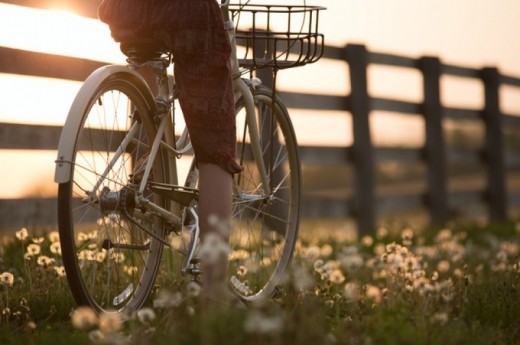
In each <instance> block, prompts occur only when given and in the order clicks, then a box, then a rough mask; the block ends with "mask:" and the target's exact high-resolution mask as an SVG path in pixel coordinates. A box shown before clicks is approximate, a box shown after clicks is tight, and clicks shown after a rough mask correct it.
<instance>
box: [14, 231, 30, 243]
mask: <svg viewBox="0 0 520 345" xmlns="http://www.w3.org/2000/svg"><path fill="white" fill-rule="evenodd" d="M15 235H16V238H17V239H19V240H20V241H25V240H26V239H27V237H28V236H29V233H28V232H27V229H26V228H21V229H20V230H18V231H16V232H15Z"/></svg>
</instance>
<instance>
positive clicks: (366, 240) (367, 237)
mask: <svg viewBox="0 0 520 345" xmlns="http://www.w3.org/2000/svg"><path fill="white" fill-rule="evenodd" d="M361 244H362V245H363V246H365V247H370V246H372V245H373V244H374V239H373V238H372V236H370V235H365V236H363V237H362V238H361Z"/></svg>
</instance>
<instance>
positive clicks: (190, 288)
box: [186, 281, 202, 297]
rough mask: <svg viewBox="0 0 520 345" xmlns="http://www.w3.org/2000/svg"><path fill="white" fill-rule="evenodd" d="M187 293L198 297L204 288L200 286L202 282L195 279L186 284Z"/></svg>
mask: <svg viewBox="0 0 520 345" xmlns="http://www.w3.org/2000/svg"><path fill="white" fill-rule="evenodd" d="M186 290H187V294H188V296H190V297H198V296H199V295H200V291H201V290H202V288H201V287H200V284H199V283H197V282H194V281H191V282H189V283H188V285H187V286H186Z"/></svg>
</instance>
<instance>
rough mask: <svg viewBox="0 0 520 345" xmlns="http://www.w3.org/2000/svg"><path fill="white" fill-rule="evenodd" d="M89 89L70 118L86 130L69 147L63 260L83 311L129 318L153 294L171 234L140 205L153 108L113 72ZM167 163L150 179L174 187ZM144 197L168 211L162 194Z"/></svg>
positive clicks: (61, 204)
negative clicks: (127, 313)
mask: <svg viewBox="0 0 520 345" xmlns="http://www.w3.org/2000/svg"><path fill="white" fill-rule="evenodd" d="M91 90H92V88H82V89H81V90H80V92H79V94H78V96H77V99H82V100H89V101H88V102H86V103H85V104H86V106H85V107H84V109H80V110H79V111H77V112H78V113H73V112H71V113H70V114H69V117H71V118H74V117H75V118H77V117H80V118H81V120H80V123H81V124H80V126H79V129H78V131H77V133H76V134H75V136H73V140H69V141H70V145H72V151H73V155H72V161H71V162H66V163H67V164H69V165H70V169H71V171H70V180H69V181H68V182H65V183H60V185H59V191H58V216H59V232H60V240H61V247H62V255H63V261H64V266H65V269H66V273H67V279H68V282H69V285H70V288H71V291H72V294H73V296H74V298H75V300H76V302H77V303H78V304H80V305H87V306H90V307H92V308H93V309H95V310H96V311H97V312H102V311H120V312H122V311H131V310H135V309H137V308H139V307H140V306H141V305H142V304H143V303H144V302H145V300H146V298H147V297H148V295H149V293H150V291H151V289H152V286H153V282H154V280H155V277H156V275H157V272H158V267H159V262H160V258H161V253H162V249H163V240H162V239H163V238H164V236H165V231H166V226H165V223H164V221H163V220H161V219H160V218H159V217H157V216H155V215H153V214H151V213H149V212H146V210H144V209H141V208H138V207H136V205H135V196H136V193H137V190H138V186H139V183H140V181H141V179H142V177H143V172H144V167H145V166H146V164H147V162H148V158H149V151H150V148H151V147H152V141H153V139H154V137H155V134H156V126H155V124H154V122H153V114H154V111H155V105H154V103H153V102H154V101H153V98H152V96H151V94H150V91H149V89H148V88H147V87H146V86H145V85H144V83H143V82H142V81H141V80H139V79H138V78H136V77H135V76H134V75H132V74H131V73H124V72H120V73H113V74H111V75H109V76H107V77H105V78H104V79H103V80H101V81H99V85H98V86H97V87H95V88H94V90H93V91H91ZM72 109H74V107H73V108H72ZM76 110H77V107H76ZM164 163H165V162H164V159H163V157H162V156H161V154H159V155H158V156H157V157H156V159H155V160H154V163H153V166H152V170H151V173H150V179H151V180H153V181H155V182H168V181H166V176H168V175H167V167H166V164H164ZM144 195H145V197H147V198H148V199H149V200H150V202H153V203H155V204H157V205H161V206H162V207H166V201H165V200H164V198H162V197H161V196H160V195H157V194H153V193H152V192H151V191H149V190H148V189H145V191H144Z"/></svg>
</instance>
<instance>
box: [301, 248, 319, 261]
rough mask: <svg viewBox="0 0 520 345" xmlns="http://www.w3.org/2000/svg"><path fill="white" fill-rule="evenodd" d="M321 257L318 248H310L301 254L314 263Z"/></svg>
mask: <svg viewBox="0 0 520 345" xmlns="http://www.w3.org/2000/svg"><path fill="white" fill-rule="evenodd" d="M320 255H321V249H320V247H318V246H310V247H308V248H307V249H306V250H305V251H304V252H303V255H302V256H303V257H304V258H306V259H308V260H309V261H311V262H313V261H316V260H317V259H318V258H319V257H320Z"/></svg>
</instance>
